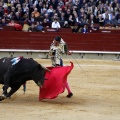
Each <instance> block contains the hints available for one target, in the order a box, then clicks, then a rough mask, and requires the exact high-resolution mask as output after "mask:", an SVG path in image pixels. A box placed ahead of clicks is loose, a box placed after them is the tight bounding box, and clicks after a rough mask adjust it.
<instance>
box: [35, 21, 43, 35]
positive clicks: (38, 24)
mask: <svg viewBox="0 0 120 120" xmlns="http://www.w3.org/2000/svg"><path fill="white" fill-rule="evenodd" d="M35 27H36V31H37V32H43V33H44V32H45V31H44V27H43V26H42V25H41V24H40V22H38V21H37V22H36V25H35Z"/></svg>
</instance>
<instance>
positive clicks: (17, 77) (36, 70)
mask: <svg viewBox="0 0 120 120" xmlns="http://www.w3.org/2000/svg"><path fill="white" fill-rule="evenodd" d="M12 59H13V58H1V59H0V84H3V93H2V95H1V96H0V101H1V100H4V99H5V98H7V97H10V96H11V95H12V94H14V93H15V92H16V91H17V90H18V89H19V88H20V87H21V85H23V84H24V83H25V82H26V81H28V80H33V81H34V82H35V83H36V84H37V85H38V86H40V85H43V83H44V80H45V78H44V77H45V73H46V70H48V69H47V68H45V67H43V66H42V65H40V64H39V63H37V62H36V61H35V60H33V59H32V58H30V59H27V58H22V59H21V60H20V61H19V62H18V63H17V64H15V65H12V62H11V60H12ZM9 87H10V88H11V89H10V91H9V92H8V91H7V89H8V88H9Z"/></svg>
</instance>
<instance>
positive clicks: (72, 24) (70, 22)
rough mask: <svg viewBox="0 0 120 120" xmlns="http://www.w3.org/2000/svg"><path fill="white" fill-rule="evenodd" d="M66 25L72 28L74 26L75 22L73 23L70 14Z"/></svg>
mask: <svg viewBox="0 0 120 120" xmlns="http://www.w3.org/2000/svg"><path fill="white" fill-rule="evenodd" d="M68 24H69V25H70V26H74V24H75V21H74V18H73V16H72V14H71V15H70V16H69V18H68Z"/></svg>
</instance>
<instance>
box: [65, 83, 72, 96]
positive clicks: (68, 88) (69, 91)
mask: <svg viewBox="0 0 120 120" xmlns="http://www.w3.org/2000/svg"><path fill="white" fill-rule="evenodd" d="M65 87H66V89H67V91H68V94H69V93H72V92H71V90H70V87H69V85H68V82H67V81H66V84H65Z"/></svg>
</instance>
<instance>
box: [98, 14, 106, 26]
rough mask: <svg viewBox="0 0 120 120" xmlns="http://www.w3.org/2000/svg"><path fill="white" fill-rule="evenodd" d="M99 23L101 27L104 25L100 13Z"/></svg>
mask: <svg viewBox="0 0 120 120" xmlns="http://www.w3.org/2000/svg"><path fill="white" fill-rule="evenodd" d="M99 25H100V26H101V27H104V25H105V21H104V18H103V17H102V14H100V15H99Z"/></svg>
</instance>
